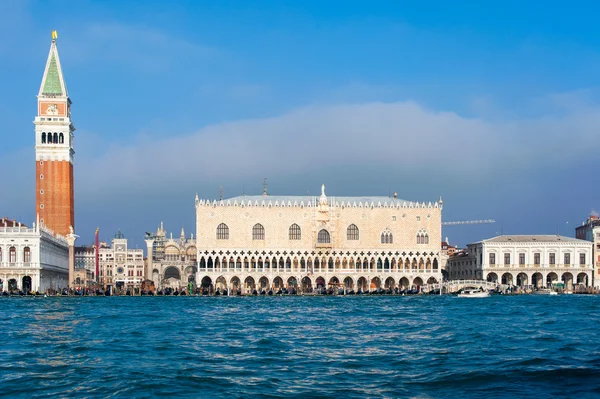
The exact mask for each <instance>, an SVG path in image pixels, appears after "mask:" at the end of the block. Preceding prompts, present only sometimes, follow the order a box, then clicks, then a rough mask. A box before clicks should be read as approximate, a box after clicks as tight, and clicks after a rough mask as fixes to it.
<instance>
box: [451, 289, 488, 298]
mask: <svg viewBox="0 0 600 399" xmlns="http://www.w3.org/2000/svg"><path fill="white" fill-rule="evenodd" d="M488 296H490V293H489V292H487V291H482V290H464V291H463V292H461V293H460V294H458V297H459V298H485V297H488Z"/></svg>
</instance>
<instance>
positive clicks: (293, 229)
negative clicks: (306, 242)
mask: <svg viewBox="0 0 600 399" xmlns="http://www.w3.org/2000/svg"><path fill="white" fill-rule="evenodd" d="M301 237H302V230H300V226H298V225H297V224H296V223H294V224H293V225H291V226H290V240H299V239H300V238H301Z"/></svg>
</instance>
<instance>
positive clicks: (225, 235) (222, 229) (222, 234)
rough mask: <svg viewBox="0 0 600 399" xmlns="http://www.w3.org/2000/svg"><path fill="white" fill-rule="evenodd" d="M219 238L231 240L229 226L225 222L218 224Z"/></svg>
mask: <svg viewBox="0 0 600 399" xmlns="http://www.w3.org/2000/svg"><path fill="white" fill-rule="evenodd" d="M217 240H229V227H227V225H226V224H225V223H221V224H220V225H218V226H217Z"/></svg>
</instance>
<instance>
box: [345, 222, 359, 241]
mask: <svg viewBox="0 0 600 399" xmlns="http://www.w3.org/2000/svg"><path fill="white" fill-rule="evenodd" d="M347 236H348V237H347V238H348V240H358V227H356V225H355V224H351V225H350V226H348V230H347Z"/></svg>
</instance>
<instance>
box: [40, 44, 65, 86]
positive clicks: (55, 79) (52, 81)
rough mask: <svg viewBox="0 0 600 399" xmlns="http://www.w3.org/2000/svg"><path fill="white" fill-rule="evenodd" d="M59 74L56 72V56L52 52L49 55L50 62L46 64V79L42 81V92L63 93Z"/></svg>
mask: <svg viewBox="0 0 600 399" xmlns="http://www.w3.org/2000/svg"><path fill="white" fill-rule="evenodd" d="M61 86H62V85H61V81H60V74H59V73H58V67H57V65H56V56H55V55H54V52H53V53H52V55H51V56H50V62H49V64H48V73H47V74H46V80H45V81H44V88H43V89H42V94H44V95H51V96H61V95H62V94H63V92H62V89H61Z"/></svg>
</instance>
